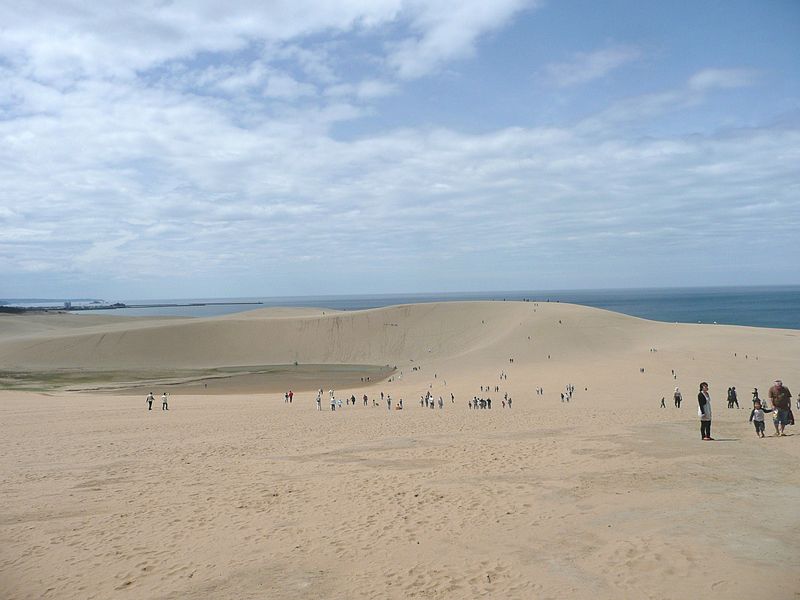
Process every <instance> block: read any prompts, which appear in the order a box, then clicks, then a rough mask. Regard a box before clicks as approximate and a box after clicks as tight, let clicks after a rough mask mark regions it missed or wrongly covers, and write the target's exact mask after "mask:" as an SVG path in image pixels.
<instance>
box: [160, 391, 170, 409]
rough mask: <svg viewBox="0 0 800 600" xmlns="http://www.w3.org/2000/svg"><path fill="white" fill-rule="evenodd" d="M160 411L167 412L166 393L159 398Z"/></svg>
mask: <svg viewBox="0 0 800 600" xmlns="http://www.w3.org/2000/svg"><path fill="white" fill-rule="evenodd" d="M161 410H169V404H167V392H164V395H163V396H161Z"/></svg>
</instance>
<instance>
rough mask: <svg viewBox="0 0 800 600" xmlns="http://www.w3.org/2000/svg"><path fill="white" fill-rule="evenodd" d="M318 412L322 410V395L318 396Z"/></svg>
mask: <svg viewBox="0 0 800 600" xmlns="http://www.w3.org/2000/svg"><path fill="white" fill-rule="evenodd" d="M317 410H322V394H317Z"/></svg>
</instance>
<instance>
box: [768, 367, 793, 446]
mask: <svg viewBox="0 0 800 600" xmlns="http://www.w3.org/2000/svg"><path fill="white" fill-rule="evenodd" d="M768 398H769V401H770V402H772V408H774V409H775V415H774V419H773V423H774V425H775V435H785V434H784V433H783V430H784V428H785V427H786V426H787V425H788V424H789V410H790V409H791V408H792V393H791V392H790V391H789V388H787V387H784V385H783V382H782V381H781V380H780V379H776V380H775V384H774V385H773V386H772V387H770V388H769V392H768Z"/></svg>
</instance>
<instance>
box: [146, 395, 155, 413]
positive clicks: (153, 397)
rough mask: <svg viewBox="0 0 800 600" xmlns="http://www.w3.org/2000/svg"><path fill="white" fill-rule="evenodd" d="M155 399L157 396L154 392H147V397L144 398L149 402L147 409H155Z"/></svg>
mask: <svg viewBox="0 0 800 600" xmlns="http://www.w3.org/2000/svg"><path fill="white" fill-rule="evenodd" d="M155 399H156V397H155V396H153V392H150V393H149V394H147V398H145V399H144V401H145V402H147V410H153V401H154V400H155Z"/></svg>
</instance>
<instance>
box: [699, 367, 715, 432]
mask: <svg viewBox="0 0 800 600" xmlns="http://www.w3.org/2000/svg"><path fill="white" fill-rule="evenodd" d="M697 403H698V404H699V408H698V409H697V414H698V415H699V417H700V436H701V437H702V438H703V440H704V441H708V440H713V439H714V438H712V437H711V396H709V395H708V384H707V383H706V382H705V381H704V382H703V383H701V384H700V393H699V394H697Z"/></svg>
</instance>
